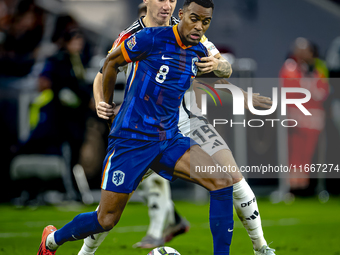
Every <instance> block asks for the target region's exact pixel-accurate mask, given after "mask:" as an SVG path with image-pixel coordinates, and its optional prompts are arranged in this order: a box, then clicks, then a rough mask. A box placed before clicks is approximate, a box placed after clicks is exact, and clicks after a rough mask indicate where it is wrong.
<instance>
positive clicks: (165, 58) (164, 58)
mask: <svg viewBox="0 0 340 255" xmlns="http://www.w3.org/2000/svg"><path fill="white" fill-rule="evenodd" d="M162 59H163V60H167V59H173V58H167V57H164V55H163V56H162Z"/></svg>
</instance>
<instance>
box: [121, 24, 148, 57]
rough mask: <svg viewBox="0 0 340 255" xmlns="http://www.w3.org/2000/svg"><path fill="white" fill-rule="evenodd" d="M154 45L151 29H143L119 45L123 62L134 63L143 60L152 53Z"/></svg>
mask: <svg viewBox="0 0 340 255" xmlns="http://www.w3.org/2000/svg"><path fill="white" fill-rule="evenodd" d="M153 45H154V33H153V32H152V30H151V29H147V28H145V29H143V30H141V31H139V32H137V33H136V34H134V35H132V36H130V37H129V38H128V39H126V40H125V41H124V42H123V43H122V44H121V50H122V52H123V55H124V58H125V61H126V62H128V63H130V62H135V61H138V60H141V59H144V58H145V57H146V56H147V55H148V53H149V52H151V51H152V48H153Z"/></svg>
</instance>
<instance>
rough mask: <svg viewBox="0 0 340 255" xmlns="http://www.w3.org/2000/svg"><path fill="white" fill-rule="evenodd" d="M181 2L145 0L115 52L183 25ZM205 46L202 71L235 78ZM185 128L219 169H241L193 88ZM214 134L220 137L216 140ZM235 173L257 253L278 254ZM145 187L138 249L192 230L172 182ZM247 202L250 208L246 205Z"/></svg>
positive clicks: (107, 114) (95, 239) (91, 240)
mask: <svg viewBox="0 0 340 255" xmlns="http://www.w3.org/2000/svg"><path fill="white" fill-rule="evenodd" d="M176 2H177V1H175V0H144V3H145V5H146V6H147V14H146V16H145V17H141V18H140V19H138V20H137V21H136V22H134V23H133V24H132V25H131V26H130V27H129V28H127V29H125V30H124V31H123V32H122V33H121V34H120V35H119V37H118V39H117V40H116V41H115V43H114V45H113V48H112V49H114V48H116V47H117V46H119V45H120V44H121V43H122V42H123V41H124V40H125V39H126V38H128V37H129V36H130V35H131V34H133V33H136V32H138V31H139V30H140V29H143V28H144V27H156V26H169V25H171V26H172V25H175V24H177V23H178V20H177V19H176V18H174V17H172V13H173V11H174V9H175V7H176ZM201 42H202V43H203V44H204V46H206V48H207V49H208V50H209V52H210V55H211V56H210V57H207V58H202V59H201V61H204V62H205V63H197V66H198V68H199V71H200V72H201V73H210V72H214V74H215V75H216V76H218V77H229V76H230V75H231V66H230V64H229V63H228V62H227V61H226V60H225V59H224V58H223V57H222V56H221V54H220V52H219V51H218V50H217V48H216V47H215V46H214V44H213V43H211V42H210V41H209V40H208V39H207V38H206V37H204V38H202V41H201ZM121 71H125V72H126V76H128V74H129V72H130V71H131V66H127V67H126V68H125V70H123V69H122V70H121ZM102 76H103V74H102V73H100V72H99V73H98V74H97V76H96V78H95V81H94V97H95V100H96V95H98V94H99V93H101V89H102V88H101V86H102V85H101V84H102ZM244 93H245V92H244ZM253 99H254V106H260V107H265V108H268V107H269V104H270V99H268V98H265V97H261V96H259V95H255V94H254V95H253ZM96 109H97V114H98V116H99V117H101V118H103V119H110V118H112V117H113V116H114V115H115V114H116V113H117V108H116V109H114V106H113V105H109V104H106V103H104V102H99V101H98V100H96ZM179 129H180V131H181V133H182V134H183V135H185V136H189V137H191V138H192V139H194V140H195V141H196V142H197V143H198V144H200V146H201V148H202V149H203V150H205V151H206V152H207V153H208V154H209V155H210V156H212V157H213V158H214V160H215V161H216V162H217V163H218V164H219V165H221V166H229V165H230V166H235V167H236V168H237V169H238V167H237V164H236V162H235V160H234V158H233V155H232V153H231V151H230V149H229V147H228V145H227V144H226V142H225V141H224V139H223V138H222V137H221V136H220V135H219V134H218V132H217V131H216V130H215V128H214V127H213V126H212V125H211V124H209V123H208V121H207V120H206V119H205V118H204V117H203V116H202V114H201V111H200V109H199V108H198V107H197V104H196V98H195V92H194V88H193V86H191V87H190V89H189V90H188V91H187V92H186V93H185V96H184V99H183V103H182V106H181V108H180V119H179ZM202 130H209V132H207V134H206V133H205V132H202ZM197 132H200V133H199V134H200V135H199V136H197ZM211 134H214V135H213V136H212V135H211ZM216 141H217V142H216ZM230 175H231V176H232V178H233V183H234V185H233V189H234V191H233V202H234V207H235V209H236V212H237V215H238V217H239V218H240V220H241V222H242V224H243V225H244V227H245V228H246V230H247V232H248V235H249V237H250V239H251V240H252V243H253V249H254V254H257V255H261V254H262V255H264V254H267V255H275V253H274V250H273V249H271V248H270V247H269V246H268V244H267V242H266V240H265V239H264V235H263V231H262V226H261V219H260V215H259V210H258V206H257V202H256V198H255V195H254V193H253V191H252V190H251V188H250V187H249V185H248V183H247V182H246V181H245V179H244V178H243V176H242V174H241V173H240V171H239V169H238V171H236V172H233V173H230ZM142 185H143V191H144V192H143V194H144V196H145V197H146V199H147V201H148V207H149V216H150V225H149V228H148V231H147V235H146V236H145V237H144V238H143V239H142V241H141V242H139V243H137V244H136V245H135V246H136V247H141V248H153V247H157V246H161V245H163V244H164V242H165V241H169V240H171V238H172V237H173V236H174V235H177V234H180V233H183V232H185V231H187V230H188V228H189V225H188V223H187V222H186V221H185V220H184V219H183V218H179V216H178V214H177V215H176V216H175V211H174V205H173V202H172V200H171V193H170V185H169V182H168V181H167V180H165V179H164V178H162V177H160V176H159V175H157V174H155V173H153V174H151V176H149V177H148V178H145V179H144V181H143V182H142ZM249 202H251V203H249ZM245 204H246V205H247V206H244V205H245ZM176 218H177V219H176ZM165 222H167V223H168V225H167V226H165ZM107 234H108V232H103V233H100V234H96V235H94V236H89V237H87V238H86V239H85V240H84V245H83V247H82V249H81V250H80V252H79V253H78V255H93V254H94V252H95V251H96V250H97V248H98V247H99V245H100V244H101V243H102V241H103V240H104V238H105V237H106V235H107Z"/></svg>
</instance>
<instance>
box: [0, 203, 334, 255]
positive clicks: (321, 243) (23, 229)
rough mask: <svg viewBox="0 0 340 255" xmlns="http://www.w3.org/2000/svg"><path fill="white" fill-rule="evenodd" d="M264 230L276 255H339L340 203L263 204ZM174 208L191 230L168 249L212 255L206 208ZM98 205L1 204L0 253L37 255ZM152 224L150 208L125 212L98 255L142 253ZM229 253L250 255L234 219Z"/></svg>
mask: <svg viewBox="0 0 340 255" xmlns="http://www.w3.org/2000/svg"><path fill="white" fill-rule="evenodd" d="M259 206H260V213H261V217H262V220H263V229H264V232H265V237H266V239H267V241H268V242H273V243H272V245H271V246H272V247H274V248H275V249H276V250H277V252H276V254H277V255H280V254H281V255H287V254H289V255H306V254H313V255H318V254H319V255H340V199H339V197H338V198H331V199H330V201H329V202H328V203H326V204H321V203H320V202H319V201H318V200H317V199H316V198H309V199H297V200H296V201H295V202H294V203H293V204H291V205H286V204H284V203H279V204H274V205H273V204H271V203H270V202H269V201H266V200H260V201H259ZM176 208H177V209H178V211H179V212H180V213H181V214H183V215H185V217H186V218H187V219H188V220H189V221H190V222H191V230H190V231H189V232H188V233H187V234H185V235H182V236H180V237H178V238H175V239H174V240H173V241H171V242H170V243H168V244H167V245H168V246H171V247H174V248H175V249H177V250H178V251H180V252H181V254H182V255H187V254H188V255H189V254H202V255H203V254H204V255H207V254H212V237H211V234H210V230H209V223H208V211H209V206H208V204H205V205H195V204H190V203H186V202H177V203H176ZM94 209H95V206H90V207H86V206H77V207H52V206H47V207H39V208H35V209H32V208H24V209H15V208H13V207H12V206H9V205H0V254H1V255H2V254H6V255H19V254H20V255H22V254H36V253H37V250H38V246H39V243H40V236H41V231H42V229H43V228H44V227H45V225H48V224H54V225H55V226H56V227H57V228H60V227H62V226H63V225H64V224H66V223H67V222H68V221H70V220H71V219H72V218H73V217H74V216H75V215H77V214H79V213H81V212H87V211H91V210H94ZM147 224H148V216H147V208H146V207H145V206H144V205H142V204H139V203H131V204H129V205H128V206H127V207H126V210H125V212H124V214H123V216H122V219H121V221H120V222H119V224H118V225H117V226H116V228H115V230H114V231H112V233H110V234H109V235H108V237H107V238H106V240H105V241H104V243H103V244H102V246H101V247H100V248H99V249H98V251H97V253H96V255H110V254H113V255H127V254H132V255H133V254H144V255H146V254H147V253H148V250H139V249H133V248H132V247H131V246H132V244H134V243H135V242H137V241H139V240H140V239H141V238H142V237H143V235H144V233H145V230H146V226H147ZM81 245H82V241H76V242H69V243H66V244H64V245H63V246H62V247H61V248H59V250H58V252H57V254H61V255H77V254H78V250H79V249H80V247H81ZM231 254H236V255H243V254H244V255H251V254H252V245H251V242H250V240H249V238H248V236H247V233H246V231H245V230H244V229H243V228H242V226H241V223H240V222H239V220H238V219H236V218H235V230H234V236H233V243H232V247H231Z"/></svg>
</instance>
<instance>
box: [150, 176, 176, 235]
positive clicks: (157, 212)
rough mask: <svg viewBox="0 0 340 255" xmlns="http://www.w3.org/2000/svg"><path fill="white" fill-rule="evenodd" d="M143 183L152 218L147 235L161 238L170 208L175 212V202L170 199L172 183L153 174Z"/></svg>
mask: <svg viewBox="0 0 340 255" xmlns="http://www.w3.org/2000/svg"><path fill="white" fill-rule="evenodd" d="M143 185H145V186H144V189H145V190H146V192H145V195H146V199H147V204H148V208H149V218H150V224H149V228H148V231H147V235H151V236H152V237H154V238H156V239H159V238H161V237H162V235H163V229H164V226H165V223H166V221H167V219H168V215H169V210H172V212H173V204H172V201H171V199H170V184H169V182H168V181H167V180H165V179H164V178H162V177H160V176H159V175H157V174H152V175H151V176H150V177H148V178H146V179H145V180H144V181H143ZM172 214H173V213H172ZM172 218H173V216H172Z"/></svg>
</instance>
